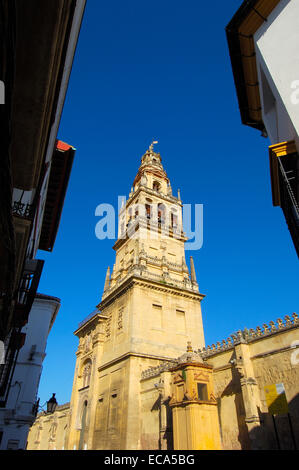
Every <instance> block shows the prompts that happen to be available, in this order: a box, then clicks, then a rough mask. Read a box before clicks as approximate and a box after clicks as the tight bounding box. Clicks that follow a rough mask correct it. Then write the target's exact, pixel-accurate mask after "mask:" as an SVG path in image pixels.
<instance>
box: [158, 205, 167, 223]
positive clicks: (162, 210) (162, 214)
mask: <svg viewBox="0 0 299 470" xmlns="http://www.w3.org/2000/svg"><path fill="white" fill-rule="evenodd" d="M165 222H166V207H165V206H164V204H158V223H159V224H161V225H165Z"/></svg>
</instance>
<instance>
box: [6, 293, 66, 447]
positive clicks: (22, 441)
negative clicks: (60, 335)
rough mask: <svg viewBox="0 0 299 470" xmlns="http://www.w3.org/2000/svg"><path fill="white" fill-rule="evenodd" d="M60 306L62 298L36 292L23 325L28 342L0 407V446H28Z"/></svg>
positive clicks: (21, 352)
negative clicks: (50, 338)
mask: <svg viewBox="0 0 299 470" xmlns="http://www.w3.org/2000/svg"><path fill="white" fill-rule="evenodd" d="M59 308H60V300H59V299H57V298H55V297H50V296H46V295H42V294H37V296H36V297H35V300H34V302H33V306H32V308H31V311H30V314H29V318H28V323H27V324H26V325H25V326H24V328H23V329H22V332H23V333H24V334H26V338H25V343H24V346H23V347H22V349H21V350H20V352H19V354H18V359H17V362H16V365H15V368H14V373H13V376H12V381H11V387H10V393H9V395H8V400H7V403H6V407H5V408H0V429H1V442H0V450H7V449H8V450H9V449H11V450H15V449H25V448H26V444H27V437H28V432H29V428H30V426H31V425H32V423H33V422H34V420H35V417H36V414H37V411H38V404H39V403H38V401H37V390H38V386H39V381H40V376H41V373H42V364H43V360H44V358H45V356H46V354H45V350H46V344H47V338H48V335H49V333H50V330H51V328H52V326H53V323H54V321H55V318H56V316H57V313H58V311H59Z"/></svg>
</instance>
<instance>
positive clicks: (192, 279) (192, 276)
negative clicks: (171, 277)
mask: <svg viewBox="0 0 299 470" xmlns="http://www.w3.org/2000/svg"><path fill="white" fill-rule="evenodd" d="M190 268H191V281H192V282H197V281H196V274H195V267H194V261H193V257H192V256H190Z"/></svg>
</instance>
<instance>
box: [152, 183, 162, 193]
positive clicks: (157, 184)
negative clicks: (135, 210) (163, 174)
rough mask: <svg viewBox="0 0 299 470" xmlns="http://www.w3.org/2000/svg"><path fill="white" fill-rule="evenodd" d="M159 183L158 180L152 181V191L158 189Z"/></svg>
mask: <svg viewBox="0 0 299 470" xmlns="http://www.w3.org/2000/svg"><path fill="white" fill-rule="evenodd" d="M160 188H161V185H160V183H159V182H158V181H154V183H153V190H154V191H160Z"/></svg>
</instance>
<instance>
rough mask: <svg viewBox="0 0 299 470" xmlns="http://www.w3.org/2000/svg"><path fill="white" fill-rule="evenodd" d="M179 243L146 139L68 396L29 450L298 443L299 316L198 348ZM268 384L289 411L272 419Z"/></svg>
mask: <svg viewBox="0 0 299 470" xmlns="http://www.w3.org/2000/svg"><path fill="white" fill-rule="evenodd" d="M185 241H186V237H185V234H184V231H183V227H182V202H181V200H180V198H176V197H174V196H173V194H172V190H171V186H170V183H169V180H168V177H167V175H166V172H165V171H164V169H163V167H162V162H161V156H160V155H159V154H158V153H156V152H154V150H153V145H152V146H150V148H149V150H148V151H147V152H146V153H145V154H144V155H143V157H142V160H141V166H140V168H139V171H138V173H137V176H136V178H135V180H134V184H133V188H132V190H131V193H130V196H129V199H128V201H127V202H126V204H124V205H123V207H122V208H121V210H120V214H119V233H118V240H117V241H116V243H115V245H114V249H115V252H116V258H115V264H114V266H113V269H112V272H111V273H110V269H109V268H108V270H107V275H106V280H105V286H104V293H103V296H102V300H101V302H100V304H99V305H98V306H97V309H96V310H95V311H94V312H93V313H92V314H91V315H89V316H88V317H87V318H86V319H85V320H84V321H83V322H82V323H81V324H80V325H79V327H78V329H77V330H76V332H75V334H76V335H77V337H78V339H79V346H78V350H77V353H76V354H77V360H76V366H75V374H74V382H73V390H72V397H71V400H70V403H69V404H67V405H63V407H62V408H59V409H58V410H57V411H55V412H54V413H53V414H49V413H41V414H39V415H38V417H37V420H36V421H35V423H34V425H33V426H32V428H31V431H30V433H29V438H28V447H27V448H28V449H29V450H34V449H62V448H63V449H68V450H84V449H85V450H89V449H94V450H110V449H122V450H141V449H144V450H154V449H155V450H158V449H163V450H171V449H175V450H196V449H202V450H204V449H207V450H208V449H209V450H212V449H214V450H215V449H259V448H261V449H272V448H278V447H279V446H280V447H281V448H289V449H291V448H294V447H296V446H298V440H299V426H298V423H299V420H298V411H299V410H298V391H299V357H298V349H297V348H298V345H299V341H296V340H297V337H298V333H299V330H298V328H299V323H298V316H297V315H296V314H293V315H292V317H285V319H284V321H283V320H281V319H279V320H278V321H277V323H275V322H271V324H270V325H263V327H262V328H260V327H258V328H256V329H255V330H253V329H252V330H244V331H239V332H238V333H236V334H234V335H232V336H231V337H230V338H228V339H227V340H223V341H222V342H219V343H217V344H216V345H212V346H211V347H210V346H208V347H205V343H204V332H203V322H202V314H201V301H202V299H203V297H204V295H203V294H201V293H200V292H199V288H198V283H197V280H196V275H195V269H194V262H193V259H192V258H191V260H190V271H189V269H188V267H187V264H186V259H185V252H184V243H185ZM186 346H187V351H186ZM194 348H196V349H194ZM277 384H283V385H280V386H282V387H284V390H285V395H286V398H287V401H288V403H289V415H282V416H278V417H277V416H276V417H275V420H274V422H273V420H272V417H271V415H270V414H269V412H268V408H267V400H266V397H265V393H266V392H265V386H273V385H274V386H276V385H277ZM289 417H290V419H291V421H290V422H291V425H292V433H291V434H290V430H289V428H288V423H289V421H288V419H289ZM274 424H275V428H274V427H273V426H274ZM277 429H278V431H277ZM53 430H55V433H54V434H53ZM277 432H278V434H279V436H278V439H277ZM279 439H280V440H279Z"/></svg>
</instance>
